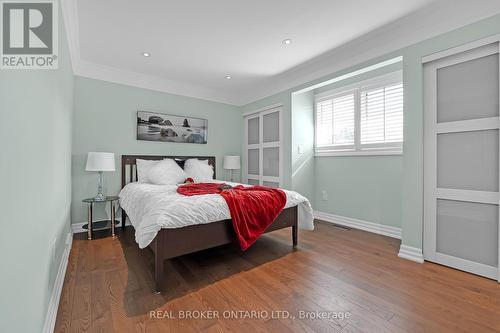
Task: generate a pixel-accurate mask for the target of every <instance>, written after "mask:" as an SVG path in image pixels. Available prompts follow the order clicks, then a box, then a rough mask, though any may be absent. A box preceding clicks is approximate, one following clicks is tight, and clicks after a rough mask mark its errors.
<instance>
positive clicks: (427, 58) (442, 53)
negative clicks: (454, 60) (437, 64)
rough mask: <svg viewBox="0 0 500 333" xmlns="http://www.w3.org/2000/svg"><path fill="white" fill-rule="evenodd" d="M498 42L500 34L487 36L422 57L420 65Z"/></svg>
mask: <svg viewBox="0 0 500 333" xmlns="http://www.w3.org/2000/svg"><path fill="white" fill-rule="evenodd" d="M499 41H500V34H496V35H492V36H489V37H486V38H482V39H478V40H475V41H473V42H470V43H466V44H462V45H459V46H456V47H452V48H449V49H446V50H443V51H440V52H436V53H431V54H429V55H426V56H423V57H422V63H426V62H431V61H434V60H438V59H441V58H445V57H449V56H451V55H454V54H457V53H461V52H466V51H469V50H472V49H475V48H478V47H481V46H485V45H488V44H492V43H495V42H499ZM497 52H498V51H497Z"/></svg>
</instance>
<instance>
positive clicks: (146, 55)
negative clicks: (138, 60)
mask: <svg viewBox="0 0 500 333" xmlns="http://www.w3.org/2000/svg"><path fill="white" fill-rule="evenodd" d="M142 55H143V56H145V57H151V54H150V53H148V52H143V53H142Z"/></svg>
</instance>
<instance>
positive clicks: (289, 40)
mask: <svg viewBox="0 0 500 333" xmlns="http://www.w3.org/2000/svg"><path fill="white" fill-rule="evenodd" d="M282 43H283V44H285V45H290V44H292V40H291V39H290V38H287V39H284V40H283V42H282Z"/></svg>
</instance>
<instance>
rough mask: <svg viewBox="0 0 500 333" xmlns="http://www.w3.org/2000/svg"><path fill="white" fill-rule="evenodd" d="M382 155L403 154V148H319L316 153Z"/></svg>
mask: <svg viewBox="0 0 500 333" xmlns="http://www.w3.org/2000/svg"><path fill="white" fill-rule="evenodd" d="M381 155H403V149H402V148H394V149H393V148H383V149H362V150H323V151H321V150H319V151H316V152H315V153H314V156H315V157H324V156H381Z"/></svg>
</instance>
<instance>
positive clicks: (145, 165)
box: [135, 159, 160, 183]
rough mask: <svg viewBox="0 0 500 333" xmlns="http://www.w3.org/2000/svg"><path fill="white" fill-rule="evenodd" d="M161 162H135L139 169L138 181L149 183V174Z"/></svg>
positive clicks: (139, 160)
mask: <svg viewBox="0 0 500 333" xmlns="http://www.w3.org/2000/svg"><path fill="white" fill-rule="evenodd" d="M159 162H160V161H158V160H141V159H137V160H136V161H135V164H136V167H137V181H138V182H139V183H148V182H149V179H148V173H149V169H151V167H152V166H153V165H155V164H157V163H159Z"/></svg>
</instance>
